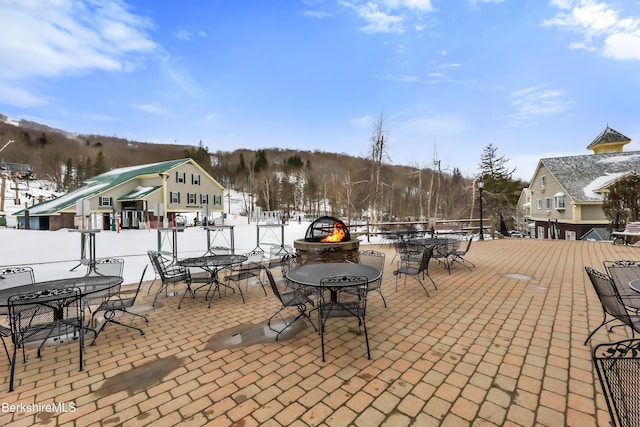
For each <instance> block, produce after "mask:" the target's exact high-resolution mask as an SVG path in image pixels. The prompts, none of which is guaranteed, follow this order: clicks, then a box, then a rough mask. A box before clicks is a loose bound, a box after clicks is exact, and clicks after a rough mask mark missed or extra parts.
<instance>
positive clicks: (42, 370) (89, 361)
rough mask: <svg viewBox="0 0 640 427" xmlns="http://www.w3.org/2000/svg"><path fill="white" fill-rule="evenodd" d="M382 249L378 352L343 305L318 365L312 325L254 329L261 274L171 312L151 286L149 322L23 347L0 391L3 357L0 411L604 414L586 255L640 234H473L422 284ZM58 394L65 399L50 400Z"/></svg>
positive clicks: (299, 419)
mask: <svg viewBox="0 0 640 427" xmlns="http://www.w3.org/2000/svg"><path fill="white" fill-rule="evenodd" d="M372 248H379V247H377V246H376V247H372ZM381 248H382V250H384V251H385V252H386V253H387V265H386V270H385V274H384V281H383V292H384V295H385V298H386V300H387V305H388V308H384V307H383V304H382V300H381V299H380V296H379V295H377V294H376V293H372V294H370V299H369V302H368V312H367V326H368V331H369V341H370V344H371V355H372V360H367V358H366V348H365V345H364V338H363V336H362V335H358V334H357V332H358V328H357V322H355V321H354V320H353V319H331V321H330V322H329V324H328V327H327V339H326V341H327V342H326V345H327V349H326V359H327V361H326V362H325V363H323V362H322V361H321V358H320V337H319V336H318V335H317V334H315V333H314V332H313V329H312V328H311V326H310V325H305V326H304V328H302V329H301V330H299V332H298V333H297V335H296V336H294V337H290V336H289V337H285V338H286V339H282V340H281V341H278V342H276V341H274V340H273V338H272V336H268V337H263V336H262V334H263V333H262V331H264V328H263V326H264V325H265V324H266V320H267V318H268V317H269V316H270V315H271V314H272V313H274V311H275V310H276V309H277V308H278V306H279V304H278V302H277V301H276V299H275V298H274V296H273V295H272V294H271V292H270V291H269V292H268V294H267V295H268V296H267V297H265V296H264V293H263V291H262V289H261V288H260V287H259V286H250V287H249V289H248V291H247V292H246V293H245V298H246V303H245V304H242V301H241V300H240V297H239V295H237V294H235V295H234V294H227V295H226V296H224V297H223V298H222V299H216V300H215V301H214V303H213V304H212V308H211V309H209V310H208V309H207V308H206V306H207V303H206V302H205V301H204V298H200V297H199V298H198V299H196V300H189V299H185V302H184V303H183V306H182V309H180V310H177V309H176V307H177V303H178V299H177V298H175V297H170V298H168V299H164V298H162V299H160V300H159V302H160V304H157V305H156V308H155V309H153V310H149V309H150V306H149V303H150V301H151V299H150V298H148V297H147V296H146V294H145V295H143V300H142V301H140V303H139V309H141V310H148V312H147V313H146V314H148V317H149V323H148V324H144V322H141V321H140V320H136V323H137V324H138V325H142V327H143V328H144V330H145V335H144V336H140V335H139V334H137V332H136V331H133V330H129V329H125V328H122V327H118V326H116V325H109V326H108V327H107V328H106V329H105V331H104V332H103V335H101V336H100V337H99V338H98V341H97V343H96V345H95V346H87V347H86V351H85V360H86V365H85V369H84V370H83V371H82V372H78V368H77V366H78V363H77V357H78V356H77V346H76V345H75V343H74V344H60V345H55V346H51V347H46V348H45V349H44V352H43V357H42V358H41V359H40V360H38V359H37V358H36V357H35V350H33V349H28V350H27V352H28V358H29V360H28V362H27V363H26V364H24V363H22V360H20V357H19V359H18V363H17V367H16V375H15V376H16V387H15V391H14V392H12V393H8V392H7V390H8V370H9V366H8V363H7V361H6V359H5V358H3V357H0V369H2V372H3V373H4V375H2V378H1V379H0V390H1V391H0V405H2V406H1V408H0V410H1V411H2V412H0V425H2V426H29V425H40V424H42V425H48V426H58V425H59V426H62V425H75V426H83V427H84V426H90V425H105V426H116V425H125V426H141V425H147V424H149V425H150V424H153V425H154V426H163V425H166V426H174V425H188V426H198V425H214V426H245V427H248V426H288V425H291V426H331V427H337V426H361V427H364V426H379V425H384V426H394V427H396V426H553V427H556V426H579V427H589V426H601V425H606V424H607V422H608V414H607V412H606V406H605V404H604V400H603V397H602V394H601V392H600V387H599V385H598V384H597V380H596V378H595V376H594V371H593V369H592V364H591V359H590V348H591V347H590V346H585V345H583V341H584V339H585V337H586V336H587V334H588V332H589V329H590V328H592V327H595V326H596V325H597V324H598V323H599V322H600V321H601V319H602V311H601V308H600V305H599V303H598V300H597V298H596V296H595V293H594V292H593V289H592V288H591V285H590V283H589V282H588V280H587V278H586V275H585V273H584V266H593V267H596V268H598V269H600V270H602V261H603V260H605V259H636V260H637V259H638V257H639V256H640V249H639V248H635V247H625V246H613V245H611V244H606V243H596V242H570V241H540V240H530V239H503V240H493V241H485V242H474V244H473V245H472V247H471V251H470V253H469V254H468V255H467V259H469V260H471V261H472V262H474V263H475V264H476V265H477V268H475V269H474V270H473V271H469V270H467V269H465V268H463V267H461V266H459V265H456V266H454V268H453V270H452V271H451V274H447V272H446V270H444V269H443V268H442V267H441V266H439V265H438V264H436V263H433V264H432V265H431V267H430V272H431V275H432V277H433V278H434V280H435V281H436V283H437V285H438V290H437V291H436V290H435V289H433V287H432V285H431V284H430V283H429V284H428V285H427V286H428V289H429V293H430V295H431V296H430V297H427V295H426V294H425V292H424V291H423V290H422V288H420V287H419V285H418V284H417V283H415V282H412V279H409V280H408V281H407V284H406V285H404V284H403V282H401V283H400V285H399V287H398V291H397V292H396V291H395V277H394V276H393V275H392V273H391V272H392V270H393V266H392V265H391V259H392V258H393V251H392V249H390V248H389V247H386V246H384V247H381ZM427 282H428V281H427ZM291 310H292V311H291V314H292V315H293V314H295V312H296V311H295V309H291ZM225 331H226V332H225ZM228 331H232V332H228ZM238 331H239V332H240V334H238V335H232V334H233V333H235V332H238ZM626 336H628V334H627V331H625V329H624V328H616V329H615V330H614V331H613V332H608V331H606V330H604V328H603V329H602V330H600V331H598V332H597V333H596V334H595V336H594V338H593V343H598V342H602V341H608V340H609V341H612V340H617V339H622V338H624V337H626ZM54 403H55V404H56V405H61V404H63V405H64V406H59V407H56V408H53V409H57V411H51V410H48V409H47V408H45V407H44V405H51V404H54ZM33 404H36V405H41V406H40V408H35V409H36V410H35V411H34V410H33V409H34V407H33V406H29V405H33ZM11 405H17V406H11ZM19 405H23V406H22V407H20V406H19ZM72 405H75V406H72ZM63 409H65V410H66V412H64V411H63Z"/></svg>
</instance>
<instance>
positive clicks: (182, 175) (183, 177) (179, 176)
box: [176, 171, 187, 184]
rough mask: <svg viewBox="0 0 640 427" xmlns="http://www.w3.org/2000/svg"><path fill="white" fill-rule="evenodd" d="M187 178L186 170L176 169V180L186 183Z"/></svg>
mask: <svg viewBox="0 0 640 427" xmlns="http://www.w3.org/2000/svg"><path fill="white" fill-rule="evenodd" d="M186 179H187V176H186V174H185V173H184V172H178V171H176V182H177V183H179V184H184V183H185V181H186Z"/></svg>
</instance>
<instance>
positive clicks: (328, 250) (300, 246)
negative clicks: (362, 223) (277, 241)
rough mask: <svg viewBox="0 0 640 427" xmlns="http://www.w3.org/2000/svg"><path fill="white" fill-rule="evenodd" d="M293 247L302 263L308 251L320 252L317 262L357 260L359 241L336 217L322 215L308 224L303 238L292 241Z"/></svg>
mask: <svg viewBox="0 0 640 427" xmlns="http://www.w3.org/2000/svg"><path fill="white" fill-rule="evenodd" d="M293 247H294V248H295V249H296V252H297V253H298V254H299V255H300V259H301V261H302V262H303V263H305V262H306V261H307V255H308V253H309V251H319V252H320V253H319V256H318V260H317V261H316V262H318V263H323V262H344V261H351V262H358V250H359V249H360V241H359V240H358V239H353V240H352V239H351V234H350V233H349V227H347V225H346V224H345V223H344V222H342V221H340V220H339V219H338V218H334V217H331V216H322V217H320V218H318V219H316V220H315V221H313V222H312V223H311V224H310V225H309V227H308V228H307V231H306V233H305V237H304V239H298V240H295V241H294V242H293Z"/></svg>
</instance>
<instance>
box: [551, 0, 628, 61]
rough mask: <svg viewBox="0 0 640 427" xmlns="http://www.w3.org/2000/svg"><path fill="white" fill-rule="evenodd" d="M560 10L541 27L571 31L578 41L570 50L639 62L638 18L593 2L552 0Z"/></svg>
mask: <svg viewBox="0 0 640 427" xmlns="http://www.w3.org/2000/svg"><path fill="white" fill-rule="evenodd" d="M551 4H552V6H555V7H557V8H558V9H561V10H562V11H561V12H558V13H557V14H556V15H555V16H554V17H553V18H551V19H547V20H545V21H543V23H542V25H543V26H547V27H556V28H560V29H564V30H569V31H573V32H574V33H577V34H578V35H580V36H581V37H582V40H580V41H572V42H571V43H570V44H569V48H571V49H585V50H588V51H600V52H601V53H602V54H603V55H605V56H607V57H609V58H613V59H640V18H636V17H624V18H623V17H621V16H620V12H619V11H617V10H615V9H613V8H612V7H611V6H609V5H608V4H607V3H604V2H598V1H597V0H552V1H551Z"/></svg>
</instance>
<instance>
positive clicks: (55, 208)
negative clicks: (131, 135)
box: [14, 159, 192, 216]
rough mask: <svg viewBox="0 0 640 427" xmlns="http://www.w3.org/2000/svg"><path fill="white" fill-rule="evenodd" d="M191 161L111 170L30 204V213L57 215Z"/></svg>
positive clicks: (20, 213) (17, 213)
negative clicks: (91, 198) (133, 181)
mask: <svg viewBox="0 0 640 427" xmlns="http://www.w3.org/2000/svg"><path fill="white" fill-rule="evenodd" d="M190 161H192V160H191V159H179V160H169V161H166V162H160V163H150V164H146V165H139V166H129V167H124V168H118V169H113V170H110V171H109V172H105V173H103V174H100V175H96V176H94V177H92V178H89V179H88V180H86V181H85V185H84V186H83V187H80V188H78V189H77V190H74V191H71V192H69V193H67V194H64V195H62V196H60V197H57V198H55V199H52V200H48V201H46V202H42V203H39V204H37V205H33V206H30V207H29V215H33V216H42V215H57V214H59V213H60V212H61V211H63V210H65V209H69V208H71V207H73V208H74V209H75V205H76V202H77V201H78V200H84V199H87V198H90V197H94V196H96V195H99V194H101V193H103V192H105V191H107V190H109V189H110V188H113V187H116V186H118V185H120V184H122V183H125V182H127V181H129V180H132V179H134V178H136V177H139V176H142V175H153V174H159V173H166V172H168V171H170V170H171V169H173V168H175V167H177V166H180V165H182V164H184V163H188V162H190ZM129 194H131V193H129ZM123 197H124V196H123ZM14 215H15V216H24V209H23V210H21V211H19V212H16V213H14Z"/></svg>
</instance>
